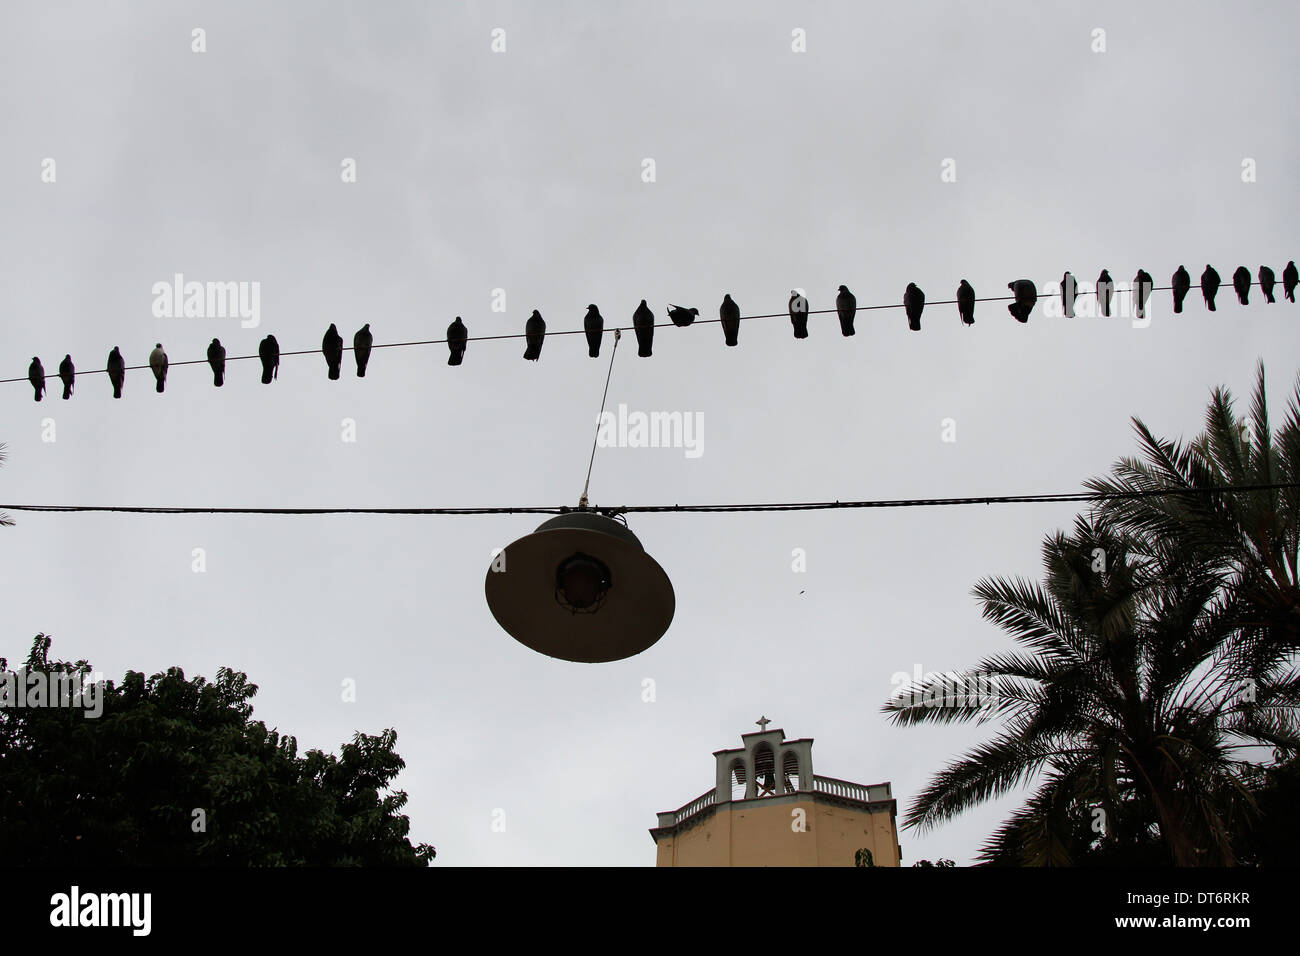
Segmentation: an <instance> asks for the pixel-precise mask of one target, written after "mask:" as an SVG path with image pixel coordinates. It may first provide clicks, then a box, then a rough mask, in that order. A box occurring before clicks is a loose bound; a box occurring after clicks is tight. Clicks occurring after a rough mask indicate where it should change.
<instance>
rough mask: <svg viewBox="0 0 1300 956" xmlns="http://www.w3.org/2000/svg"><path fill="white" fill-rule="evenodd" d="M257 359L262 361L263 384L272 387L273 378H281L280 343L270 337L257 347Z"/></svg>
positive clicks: (273, 337) (272, 336)
mask: <svg viewBox="0 0 1300 956" xmlns="http://www.w3.org/2000/svg"><path fill="white" fill-rule="evenodd" d="M257 357H258V358H260V359H261V360H262V384H263V385H270V384H271V378H272V377H274V378H276V379H279V377H280V343H279V342H277V341H276V340H275V336H274V335H268V336H267V337H266V338H264V339H262V341H261V342H260V343H258V346H257Z"/></svg>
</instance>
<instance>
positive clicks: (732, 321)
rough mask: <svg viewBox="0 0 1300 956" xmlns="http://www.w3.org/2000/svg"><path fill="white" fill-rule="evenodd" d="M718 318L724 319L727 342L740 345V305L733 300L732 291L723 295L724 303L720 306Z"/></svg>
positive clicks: (723, 330) (723, 332) (723, 324)
mask: <svg viewBox="0 0 1300 956" xmlns="http://www.w3.org/2000/svg"><path fill="white" fill-rule="evenodd" d="M718 318H720V319H722V334H723V336H724V337H725V338H726V342H727V344H728V345H739V344H740V341H739V339H738V338H737V337H738V336H739V335H740V306H738V305H736V303H734V302H732V301H731V293H730V292H728V293H727V294H726V295H724V296H723V297H722V305H720V306H718Z"/></svg>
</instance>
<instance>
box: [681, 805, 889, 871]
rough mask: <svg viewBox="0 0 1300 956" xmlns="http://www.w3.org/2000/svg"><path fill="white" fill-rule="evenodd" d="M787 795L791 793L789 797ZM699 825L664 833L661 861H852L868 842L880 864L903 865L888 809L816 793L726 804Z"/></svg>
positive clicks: (844, 863)
mask: <svg viewBox="0 0 1300 956" xmlns="http://www.w3.org/2000/svg"><path fill="white" fill-rule="evenodd" d="M786 799H789V798H786ZM706 813H707V818H706V819H704V820H702V821H701V822H700V823H698V824H696V825H695V826H690V827H688V828H687V829H685V830H684V831H682V832H681V833H678V834H676V835H674V836H665V837H662V838H660V840H659V845H658V854H657V860H656V865H658V866H853V865H854V858H855V856H856V854H857V851H858V850H859V849H860V848H862V847H866V848H867V849H869V850H870V851H871V854H872V857H873V858H874V860H875V863H876V865H877V866H899V865H900V860H899V849H898V837H897V830H896V828H895V823H894V819H893V814H892V813H891V812H889V811H888V810H882V811H879V812H874V813H871V812H867V811H864V810H853V809H849V808H846V807H841V806H833V805H830V804H828V803H826V802H824V801H822V800H820V799H818V798H817V797H816V796H815V795H812V794H807V795H802V794H801V795H799V797H798V798H797V799H795V800H794V801H793V802H785V800H780V801H779V802H777V801H774V800H772V799H770V798H769V799H763V800H751V801H744V802H741V803H724V804H720V805H718V806H716V807H715V808H714V809H713V810H712V811H711V812H708V811H706Z"/></svg>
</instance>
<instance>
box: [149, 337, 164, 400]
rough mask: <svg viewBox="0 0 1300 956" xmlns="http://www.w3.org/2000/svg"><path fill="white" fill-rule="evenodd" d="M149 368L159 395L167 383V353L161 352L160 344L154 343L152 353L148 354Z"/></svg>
mask: <svg viewBox="0 0 1300 956" xmlns="http://www.w3.org/2000/svg"><path fill="white" fill-rule="evenodd" d="M149 368H151V369H153V377H154V378H155V379H156V380H157V382H158V385H157V390H158V392H159V393H161V392H162V390H163V386H164V385H165V384H166V383H167V353H166V352H164V351H163V347H162V343H161V342H156V343H154V347H153V351H152V352H150V353H149Z"/></svg>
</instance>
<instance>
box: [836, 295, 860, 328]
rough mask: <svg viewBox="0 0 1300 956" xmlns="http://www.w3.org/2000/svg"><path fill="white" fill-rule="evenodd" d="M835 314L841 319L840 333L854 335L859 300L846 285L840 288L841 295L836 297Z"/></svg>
mask: <svg viewBox="0 0 1300 956" xmlns="http://www.w3.org/2000/svg"><path fill="white" fill-rule="evenodd" d="M835 312H836V313H837V314H838V315H839V317H840V332H841V333H843V334H844V335H852V334H853V320H854V319H855V318H857V315H858V298H857V296H855V295H854V294H853V293H852V292H850V291H849V287H848V286H846V285H842V286H840V294H839V295H837V296H836V297H835Z"/></svg>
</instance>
